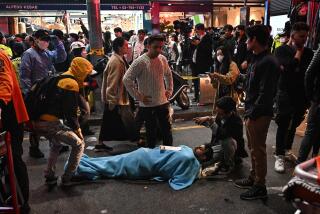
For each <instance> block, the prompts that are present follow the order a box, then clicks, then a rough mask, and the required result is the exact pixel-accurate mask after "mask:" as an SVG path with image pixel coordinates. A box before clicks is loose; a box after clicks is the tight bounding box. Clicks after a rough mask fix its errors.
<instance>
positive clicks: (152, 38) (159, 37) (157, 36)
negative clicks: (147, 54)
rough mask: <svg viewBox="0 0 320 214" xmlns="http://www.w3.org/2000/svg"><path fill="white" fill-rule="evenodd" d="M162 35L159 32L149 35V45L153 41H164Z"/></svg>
mask: <svg viewBox="0 0 320 214" xmlns="http://www.w3.org/2000/svg"><path fill="white" fill-rule="evenodd" d="M164 41H165V40H164V37H163V36H162V35H160V34H155V35H151V36H150V37H149V40H148V45H151V44H152V43H154V42H164Z"/></svg>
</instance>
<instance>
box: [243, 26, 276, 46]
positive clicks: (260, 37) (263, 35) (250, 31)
mask: <svg viewBox="0 0 320 214" xmlns="http://www.w3.org/2000/svg"><path fill="white" fill-rule="evenodd" d="M246 34H247V37H248V38H249V39H253V38H254V37H255V38H256V40H257V41H258V43H259V44H260V45H262V46H266V45H267V44H268V41H269V37H270V33H269V31H268V27H267V26H265V25H253V26H251V27H248V28H247V30H246Z"/></svg>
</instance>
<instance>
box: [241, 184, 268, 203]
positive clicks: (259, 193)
mask: <svg viewBox="0 0 320 214" xmlns="http://www.w3.org/2000/svg"><path fill="white" fill-rule="evenodd" d="M240 198H241V199H242V200H257V199H266V198H268V194H267V188H266V186H264V185H258V184H255V185H253V186H252V187H251V188H250V189H249V190H248V191H247V192H244V193H242V194H241V195H240Z"/></svg>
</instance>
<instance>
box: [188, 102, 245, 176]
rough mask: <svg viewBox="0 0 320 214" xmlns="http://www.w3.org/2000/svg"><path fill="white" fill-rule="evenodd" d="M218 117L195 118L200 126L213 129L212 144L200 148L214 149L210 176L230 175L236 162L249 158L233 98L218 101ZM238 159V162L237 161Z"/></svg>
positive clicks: (210, 163) (210, 164) (241, 124)
mask: <svg viewBox="0 0 320 214" xmlns="http://www.w3.org/2000/svg"><path fill="white" fill-rule="evenodd" d="M216 111H217V116H216V118H215V119H214V118H213V117H199V118H194V121H195V122H196V123H197V124H199V125H204V126H207V127H210V128H211V129H212V138H211V142H210V143H208V144H205V145H202V146H200V147H198V148H197V149H198V150H201V149H202V150H203V149H205V148H211V147H212V149H213V153H214V154H213V158H212V160H211V161H210V162H208V163H206V165H204V167H206V166H212V165H214V167H213V168H211V167H210V168H211V170H210V173H209V174H214V173H218V172H219V173H221V174H228V173H230V172H231V171H232V169H233V168H234V165H235V161H236V160H241V158H245V157H248V154H247V152H246V151H245V148H244V139H243V122H242V119H241V118H240V116H239V114H238V113H237V110H236V102H235V101H234V100H233V99H232V98H231V97H228V96H226V97H222V98H220V99H219V100H217V108H216ZM235 159H236V160H235Z"/></svg>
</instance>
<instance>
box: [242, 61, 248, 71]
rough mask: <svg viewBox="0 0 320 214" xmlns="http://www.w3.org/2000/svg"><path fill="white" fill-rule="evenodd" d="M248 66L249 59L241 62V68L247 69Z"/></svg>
mask: <svg viewBox="0 0 320 214" xmlns="http://www.w3.org/2000/svg"><path fill="white" fill-rule="evenodd" d="M247 68H248V62H247V61H244V62H243V63H242V64H241V69H242V70H246V69H247Z"/></svg>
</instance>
